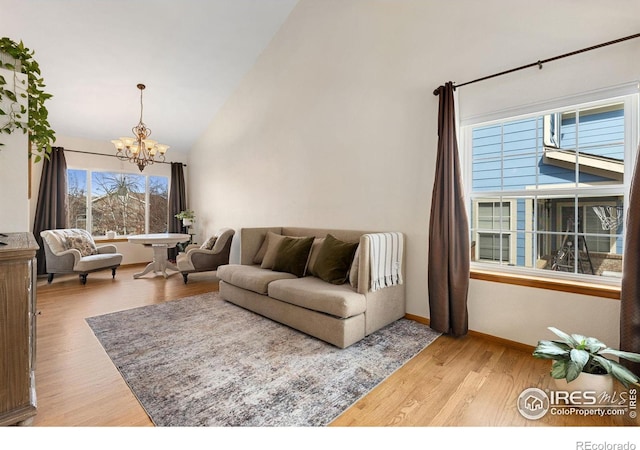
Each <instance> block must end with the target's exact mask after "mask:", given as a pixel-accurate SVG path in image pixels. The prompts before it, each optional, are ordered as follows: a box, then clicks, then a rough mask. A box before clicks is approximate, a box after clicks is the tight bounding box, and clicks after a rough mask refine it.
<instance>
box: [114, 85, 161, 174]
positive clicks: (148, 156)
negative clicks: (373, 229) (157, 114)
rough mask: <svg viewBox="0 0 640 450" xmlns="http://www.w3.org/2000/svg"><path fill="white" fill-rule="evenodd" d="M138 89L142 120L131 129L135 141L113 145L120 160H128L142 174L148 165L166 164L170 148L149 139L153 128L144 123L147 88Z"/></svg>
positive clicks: (123, 139)
mask: <svg viewBox="0 0 640 450" xmlns="http://www.w3.org/2000/svg"><path fill="white" fill-rule="evenodd" d="M137 87H138V89H140V120H139V121H138V125H136V126H135V127H133V128H132V129H131V132H132V133H133V135H134V136H135V139H130V138H120V139H115V140H113V141H111V143H112V144H113V145H115V147H116V155H115V156H116V157H117V158H118V159H120V160H123V161H126V160H128V161H129V162H132V163H133V164H136V165H137V166H138V168H139V169H140V172H142V170H143V169H144V168H145V167H146V166H147V165H151V164H153V163H154V162H156V161H158V162H164V161H165V156H164V154H165V152H166V151H167V149H168V148H169V146H168V145H164V144H159V143H158V142H156V141H154V140H152V139H148V138H149V136H151V128H148V127H147V126H146V125H145V123H144V122H143V121H142V116H143V112H144V102H143V91H144V89H145V87H146V86H145V85H144V84H142V83H139V84H138V85H137Z"/></svg>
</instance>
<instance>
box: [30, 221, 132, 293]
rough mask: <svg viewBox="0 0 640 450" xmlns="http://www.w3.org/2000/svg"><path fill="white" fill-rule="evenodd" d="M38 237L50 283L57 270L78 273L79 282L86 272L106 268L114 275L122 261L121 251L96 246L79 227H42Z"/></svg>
mask: <svg viewBox="0 0 640 450" xmlns="http://www.w3.org/2000/svg"><path fill="white" fill-rule="evenodd" d="M40 236H42V242H43V244H44V252H45V261H46V268H47V274H49V278H48V282H49V283H51V282H52V281H53V277H54V275H55V274H56V273H77V274H78V275H79V276H80V281H81V282H82V284H86V283H87V274H88V273H90V272H95V271H98V270H105V269H111V277H112V278H115V276H116V269H117V268H118V266H119V265H120V263H121V262H122V254H121V253H118V249H117V248H116V246H115V245H113V244H105V245H99V246H97V245H96V243H95V241H94V240H93V237H92V236H91V234H90V233H89V232H88V231H87V230H83V229H81V228H67V229H61V230H45V231H42V232H41V233H40Z"/></svg>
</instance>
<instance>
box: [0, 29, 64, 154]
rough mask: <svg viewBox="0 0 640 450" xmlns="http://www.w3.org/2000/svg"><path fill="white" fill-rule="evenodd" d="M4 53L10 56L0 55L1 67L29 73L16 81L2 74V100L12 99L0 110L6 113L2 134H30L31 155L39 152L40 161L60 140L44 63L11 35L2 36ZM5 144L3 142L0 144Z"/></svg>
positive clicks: (0, 49)
mask: <svg viewBox="0 0 640 450" xmlns="http://www.w3.org/2000/svg"><path fill="white" fill-rule="evenodd" d="M0 54H4V55H5V56H6V57H5V58H0V68H3V69H7V70H11V71H13V72H14V74H17V73H23V74H25V75H27V81H24V80H18V79H17V77H14V82H13V83H9V82H8V81H7V80H6V79H5V78H4V77H3V76H2V75H0V102H2V101H5V100H8V101H9V107H8V108H4V109H0V116H3V117H0V134H2V133H4V134H11V133H13V132H14V131H15V130H22V132H23V133H28V134H29V144H30V145H29V147H30V155H33V154H35V160H34V162H38V161H40V159H42V155H44V156H48V155H49V153H51V144H52V143H53V142H55V140H56V138H55V132H54V131H53V129H52V128H51V125H49V120H48V116H49V112H48V111H47V108H46V106H45V102H46V101H47V100H49V99H50V98H51V97H52V95H51V94H48V93H46V92H45V91H44V87H45V84H44V80H43V78H42V75H41V73H40V66H39V64H38V62H37V61H36V60H35V59H34V58H33V55H34V51H33V50H30V49H28V48H27V47H25V46H24V44H23V43H22V41H20V42H19V43H16V42H15V41H13V40H11V39H9V38H8V37H3V38H0ZM20 98H22V99H26V100H27V107H26V108H25V107H24V105H20V104H19V99H20ZM25 114H28V119H27V118H26V117H25ZM3 118H4V119H6V122H5V121H4V120H3ZM25 120H26V121H25ZM2 145H4V144H3V143H2V142H0V147H1V146H2Z"/></svg>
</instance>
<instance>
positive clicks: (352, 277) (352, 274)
mask: <svg viewBox="0 0 640 450" xmlns="http://www.w3.org/2000/svg"><path fill="white" fill-rule="evenodd" d="M359 270H360V244H358V248H356V254H355V256H354V257H353V262H352V263H351V269H349V284H350V285H351V287H352V288H354V289H356V290H357V289H358V272H359Z"/></svg>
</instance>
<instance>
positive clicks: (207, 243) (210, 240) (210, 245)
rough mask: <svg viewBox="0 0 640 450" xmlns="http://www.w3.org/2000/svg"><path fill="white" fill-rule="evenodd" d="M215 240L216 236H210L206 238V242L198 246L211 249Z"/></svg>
mask: <svg viewBox="0 0 640 450" xmlns="http://www.w3.org/2000/svg"><path fill="white" fill-rule="evenodd" d="M217 240H218V236H211V237H210V238H209V239H207V242H205V243H204V244H202V245H201V246H200V248H201V249H202V250H211V249H212V248H213V246H214V245H215V244H216V241H217Z"/></svg>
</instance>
